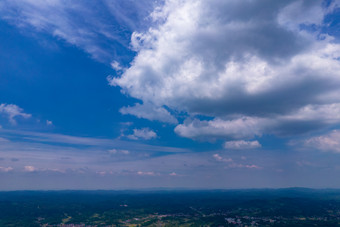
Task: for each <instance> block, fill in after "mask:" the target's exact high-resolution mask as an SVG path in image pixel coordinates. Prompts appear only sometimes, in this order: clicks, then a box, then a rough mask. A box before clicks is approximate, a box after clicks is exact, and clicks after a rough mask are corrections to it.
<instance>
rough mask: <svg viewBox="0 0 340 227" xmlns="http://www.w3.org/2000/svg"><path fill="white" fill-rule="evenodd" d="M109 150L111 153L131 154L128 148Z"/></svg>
mask: <svg viewBox="0 0 340 227" xmlns="http://www.w3.org/2000/svg"><path fill="white" fill-rule="evenodd" d="M108 152H109V153H110V154H124V155H128V154H130V151H128V150H119V149H111V150H108Z"/></svg>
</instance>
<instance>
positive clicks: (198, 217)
mask: <svg viewBox="0 0 340 227" xmlns="http://www.w3.org/2000/svg"><path fill="white" fill-rule="evenodd" d="M0 211H1V212H0V226H13V227H14V226H15V227H16V226H32V227H33V226H46V227H48V226H67V227H71V226H76V225H78V226H135V227H137V226H155V227H156V226H340V190H312V189H299V188H295V189H279V190H215V191H149V192H145V191H17V192H0Z"/></svg>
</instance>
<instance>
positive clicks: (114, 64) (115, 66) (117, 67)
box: [111, 61, 124, 71]
mask: <svg viewBox="0 0 340 227" xmlns="http://www.w3.org/2000/svg"><path fill="white" fill-rule="evenodd" d="M111 68H113V69H114V70H115V71H122V70H124V68H123V67H122V66H121V65H120V64H119V62H117V61H113V62H111Z"/></svg>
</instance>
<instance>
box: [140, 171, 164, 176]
mask: <svg viewBox="0 0 340 227" xmlns="http://www.w3.org/2000/svg"><path fill="white" fill-rule="evenodd" d="M137 174H138V175H140V176H157V175H159V174H157V173H155V172H152V171H149V172H143V171H138V172H137Z"/></svg>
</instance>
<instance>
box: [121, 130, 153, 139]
mask: <svg viewBox="0 0 340 227" xmlns="http://www.w3.org/2000/svg"><path fill="white" fill-rule="evenodd" d="M127 137H128V138H130V139H133V140H138V139H144V140H150V139H154V138H157V134H156V133H155V132H154V131H152V130H150V129H148V128H142V129H133V134H132V135H128V136H127Z"/></svg>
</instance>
